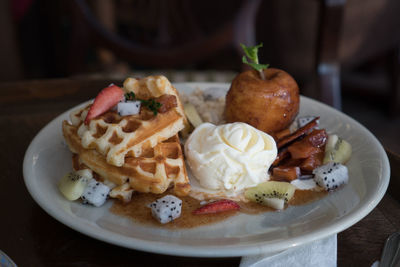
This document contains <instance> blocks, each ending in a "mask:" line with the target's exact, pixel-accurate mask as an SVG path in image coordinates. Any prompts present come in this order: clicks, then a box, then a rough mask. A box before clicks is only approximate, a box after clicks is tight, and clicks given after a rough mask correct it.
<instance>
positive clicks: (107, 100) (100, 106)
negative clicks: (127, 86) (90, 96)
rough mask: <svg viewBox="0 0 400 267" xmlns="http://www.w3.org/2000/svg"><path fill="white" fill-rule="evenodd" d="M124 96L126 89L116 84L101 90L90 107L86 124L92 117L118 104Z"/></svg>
mask: <svg viewBox="0 0 400 267" xmlns="http://www.w3.org/2000/svg"><path fill="white" fill-rule="evenodd" d="M123 97H124V91H122V89H121V88H119V87H118V86H116V85H111V86H109V87H106V88H104V89H103V90H101V91H100V93H99V94H98V95H97V96H96V98H95V99H94V102H93V104H92V106H91V107H90V109H89V112H88V114H87V116H86V119H85V124H88V123H89V122H90V120H91V119H93V118H96V117H97V116H99V115H101V114H103V113H104V112H106V111H107V110H109V109H110V108H112V107H113V106H115V105H116V104H118V102H119V101H121V100H122V98H123Z"/></svg>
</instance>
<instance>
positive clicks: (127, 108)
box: [117, 101, 140, 116]
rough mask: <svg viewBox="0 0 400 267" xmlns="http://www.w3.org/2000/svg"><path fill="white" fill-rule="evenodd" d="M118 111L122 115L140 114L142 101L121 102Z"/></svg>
mask: <svg viewBox="0 0 400 267" xmlns="http://www.w3.org/2000/svg"><path fill="white" fill-rule="evenodd" d="M117 111H118V114H119V115H120V116H128V115H135V114H139V112H140V101H126V102H119V103H118V105H117Z"/></svg>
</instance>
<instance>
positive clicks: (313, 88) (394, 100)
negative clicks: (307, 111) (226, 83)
mask: <svg viewBox="0 0 400 267" xmlns="http://www.w3.org/2000/svg"><path fill="white" fill-rule="evenodd" d="M264 5H265V6H266V7H263V6H264ZM263 6H262V10H263V15H264V16H263V20H264V25H271V26H270V27H268V28H267V29H264V30H260V31H257V34H258V35H257V36H258V38H259V39H260V40H264V39H265V40H267V39H268V40H269V41H265V42H264V44H265V45H266V46H267V49H266V52H267V54H265V55H264V56H265V58H269V59H270V60H271V63H272V64H273V65H275V66H276V65H278V66H279V65H280V66H282V67H284V68H286V69H287V70H288V72H289V73H292V74H293V75H294V76H295V77H296V79H297V80H298V81H299V82H300V84H302V85H303V86H302V87H301V89H302V90H303V92H302V93H303V94H305V95H308V96H312V97H314V98H317V99H321V100H322V101H323V102H325V103H328V104H330V105H333V106H334V107H336V108H339V109H340V108H341V91H342V90H341V89H342V88H345V89H346V91H348V90H349V89H352V90H351V91H355V90H353V89H356V88H361V89H362V90H361V91H360V90H358V91H357V94H358V95H359V96H360V97H365V96H371V97H370V99H372V100H373V101H375V104H376V103H377V102H378V99H382V101H384V102H385V104H386V105H385V106H386V107H387V108H388V109H389V111H390V112H391V114H393V115H395V114H397V113H398V111H399V105H400V98H399V93H400V89H399V88H400V86H399V83H398V79H399V57H398V51H399V50H398V49H399V45H400V19H399V16H398V14H399V13H400V1H398V0H347V1H346V0H314V1H309V0H299V1H296V0H283V1H281V0H271V1H268V2H265V3H263ZM288 18H290V19H288ZM376 58H380V59H383V60H380V61H383V62H380V61H379V62H380V63H382V64H380V65H379V66H376V69H379V70H383V75H373V74H374V73H372V72H373V71H372V68H370V67H369V66H368V64H370V62H371V61H372V62H374V63H377V61H376V60H375V61H373V60H374V59H376ZM386 59H387V60H386ZM365 65H367V68H365ZM360 66H361V68H360ZM359 69H361V70H363V72H356V73H355V72H354V71H355V70H359ZM366 69H367V70H366ZM363 73H364V74H363ZM360 74H361V76H360ZM381 78H384V80H385V82H376V80H380V79H381ZM381 85H383V86H381ZM376 95H380V96H382V97H381V98H377V97H376Z"/></svg>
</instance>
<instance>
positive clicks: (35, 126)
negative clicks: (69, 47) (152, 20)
mask: <svg viewBox="0 0 400 267" xmlns="http://www.w3.org/2000/svg"><path fill="white" fill-rule="evenodd" d="M110 82H112V81H108V80H93V79H73V80H72V79H58V80H46V81H26V82H16V83H3V84H0V129H1V138H0V148H1V149H2V152H1V153H0V162H1V163H0V166H1V167H0V195H1V204H0V210H1V219H0V250H2V251H4V252H5V253H7V254H8V255H9V256H10V257H11V258H12V259H13V260H14V261H15V262H16V263H17V264H18V265H19V266H109V265H113V266H122V265H128V264H129V265H136V264H138V263H139V262H141V263H142V264H144V263H147V264H146V265H162V266H168V265H173V266H220V265H224V266H238V264H239V262H240V258H217V259H208V258H184V257H174V256H164V255H157V254H152V253H146V252H141V251H135V250H129V249H125V248H121V247H117V246H114V245H110V244H107V243H103V242H101V241H98V240H95V239H92V238H90V237H87V236H85V235H83V234H80V233H78V232H76V231H74V230H72V229H70V228H68V227H67V226H65V225H63V224H61V223H59V222H58V221H56V220H55V219H53V218H52V217H50V216H49V215H48V214H47V213H46V212H44V211H43V210H42V209H41V208H40V207H39V206H38V205H37V204H36V203H35V202H34V201H33V199H32V198H31V196H30V195H29V193H28V191H27V189H26V187H25V185H24V182H23V176H22V162H23V157H24V153H25V150H26V149H27V147H28V145H29V143H30V142H31V140H32V139H33V137H34V136H35V135H36V134H37V133H38V131H39V130H40V129H41V128H42V127H43V126H45V125H46V124H47V123H48V122H49V121H51V120H52V119H53V118H55V117H56V116H57V115H59V114H60V113H62V112H63V111H65V110H67V109H68V108H70V107H73V106H74V105H76V104H78V103H80V102H83V101H85V100H87V99H89V98H91V97H93V96H95V95H96V93H97V92H98V90H99V89H101V88H103V87H104V86H106V85H108V84H109V83H110ZM113 82H121V81H113ZM388 155H389V159H390V161H391V168H392V169H391V171H392V174H391V183H390V186H389V190H388V192H387V193H386V195H385V196H384V198H383V200H382V201H381V202H380V203H379V205H378V206H377V207H376V208H375V209H374V210H373V211H372V212H371V213H370V214H369V215H368V216H366V217H365V218H364V219H363V220H361V221H360V222H358V223H357V224H355V225H354V226H352V227H351V228H349V229H347V230H345V231H343V232H341V233H340V234H339V235H338V266H352V265H354V266H370V265H371V264H372V263H373V262H374V261H375V260H377V259H379V258H380V255H381V250H382V248H383V244H384V241H385V239H386V238H387V237H388V236H389V235H390V234H391V233H392V232H395V231H398V230H399V229H400V202H399V201H400V197H398V196H399V193H398V191H399V190H400V157H399V156H398V155H395V154H394V153H391V152H388ZM396 196H397V199H396V198H395V197H396Z"/></svg>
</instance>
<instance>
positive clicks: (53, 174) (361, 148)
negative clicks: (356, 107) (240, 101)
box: [23, 83, 390, 257]
mask: <svg viewBox="0 0 400 267" xmlns="http://www.w3.org/2000/svg"><path fill="white" fill-rule="evenodd" d="M228 86H229V85H228V84H218V83H182V84H176V87H177V88H178V89H179V90H180V91H183V92H186V93H189V92H190V91H191V90H193V89H194V88H196V87H200V88H201V89H203V90H204V89H207V88H217V87H218V88H224V89H225V90H227V89H228ZM75 108H76V107H75ZM75 108H74V109H75ZM70 111H71V110H69V111H66V112H65V113H63V114H61V115H60V116H58V117H57V118H56V119H54V120H53V121H51V122H50V123H49V124H48V125H47V126H46V127H44V128H43V129H42V130H41V131H40V132H39V133H38V134H37V136H36V137H35V138H34V139H33V141H32V143H31V144H30V146H29V148H28V150H27V151H26V154H25V159H24V164H23V171H24V177H25V184H26V186H27V188H28V190H29V192H30V193H31V195H32V197H33V198H34V200H35V201H36V202H37V203H38V204H39V205H40V206H41V207H42V208H43V209H44V210H45V211H46V212H47V213H48V214H50V215H51V216H53V217H54V218H55V219H57V220H58V221H60V222H62V223H63V224H65V225H67V226H69V227H71V228H72V229H75V230H77V231H79V232H81V233H83V234H86V235H88V236H91V237H93V238H97V239H100V240H103V241H105V242H109V243H112V244H116V245H120V246H123V247H127V248H132V249H138V250H143V251H148V252H154V253H162V254H170V255H181V256H199V257H225V256H243V255H251V254H259V253H267V252H268V253H274V252H279V251H282V250H285V249H287V248H290V247H294V246H298V245H301V244H304V243H308V242H311V241H313V240H317V239H321V238H324V237H327V236H330V235H332V234H335V233H338V232H340V231H343V230H345V229H346V228H348V227H350V226H352V225H353V224H355V223H356V222H358V221H359V220H361V219H362V218H363V217H364V216H366V215H367V214H368V213H369V212H370V211H371V210H372V209H373V208H374V207H375V206H376V205H377V204H378V202H379V201H380V200H381V199H382V197H383V195H384V194H385V191H386V189H387V186H388V183H389V174H390V169H389V162H388V159H387V156H386V153H385V151H384V149H383V148H382V146H381V144H380V143H379V142H378V140H377V139H376V138H375V137H374V136H373V135H372V134H371V133H370V132H369V131H368V130H367V129H366V128H364V127H363V126H362V125H360V124H359V123H358V122H356V121H355V120H353V119H351V118H350V117H348V116H346V115H345V114H343V113H341V112H339V111H337V110H334V109H332V108H330V107H329V106H327V105H324V104H322V103H319V102H317V101H314V100H312V99H309V98H306V97H302V98H301V107H300V115H318V116H320V117H321V118H320V122H321V127H322V128H325V129H327V130H328V132H330V133H337V134H338V135H339V136H341V137H343V138H344V139H346V140H347V141H349V142H350V144H352V147H353V155H352V157H351V159H350V161H349V162H348V164H347V166H348V168H349V173H350V182H349V184H347V185H346V186H345V187H344V188H342V189H340V190H338V191H336V192H333V193H330V194H329V195H328V196H327V197H325V198H323V199H321V200H318V201H316V202H314V203H311V204H308V205H304V206H295V207H294V206H293V207H289V208H288V209H286V210H284V211H282V212H268V213H265V214H261V215H246V214H240V215H238V216H235V217H233V218H232V219H229V220H228V221H224V222H221V223H218V224H215V225H209V226H203V227H198V228H195V229H187V230H169V229H163V228H155V227H151V226H145V225H140V224H136V223H134V222H133V221H132V220H131V219H129V218H124V217H120V216H116V215H114V214H112V213H110V212H109V208H110V206H111V204H112V203H111V201H109V202H108V203H107V204H106V205H104V206H102V207H100V208H95V207H90V206H87V205H81V204H80V203H78V202H70V201H67V200H65V199H64V198H63V197H62V196H61V194H60V193H59V191H58V189H57V181H58V180H59V179H60V178H61V177H62V176H63V175H64V174H65V173H66V172H68V171H70V170H71V168H72V167H71V152H70V151H69V150H68V148H67V147H66V146H65V145H64V144H63V137H62V133H61V122H62V121H63V120H65V119H68V114H69V112H70Z"/></svg>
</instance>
